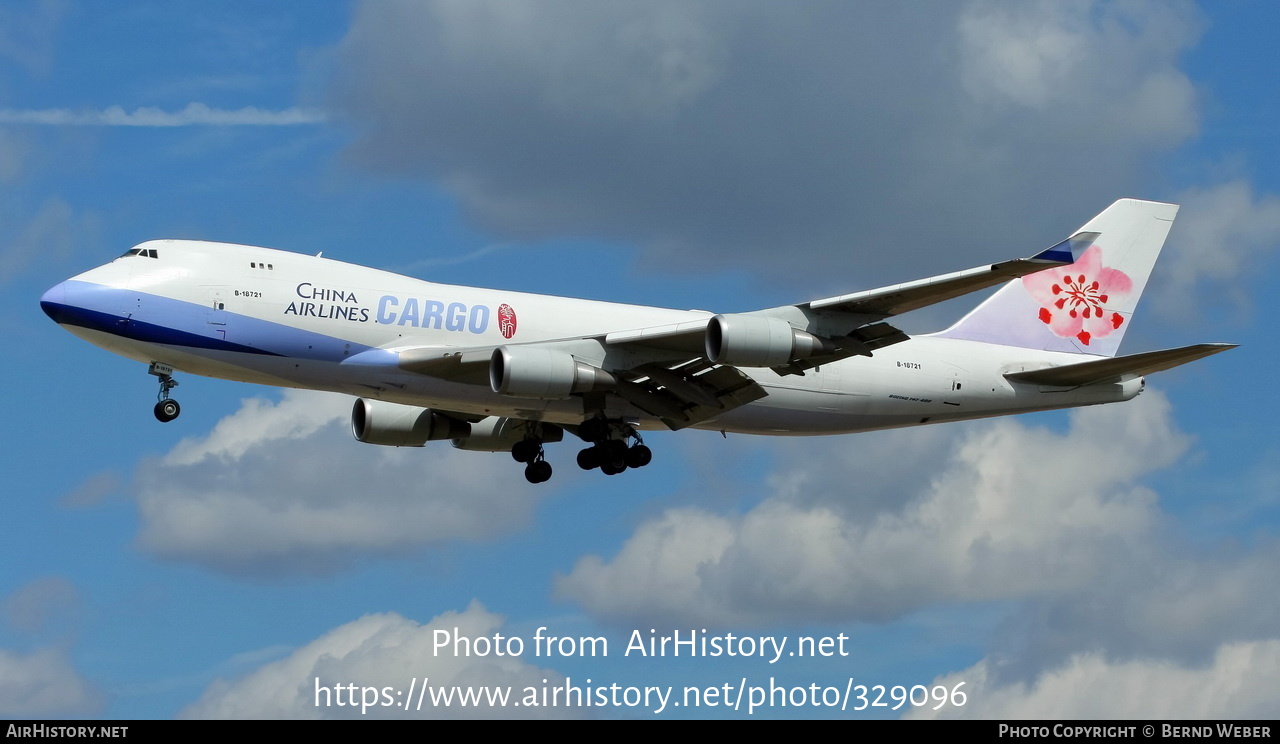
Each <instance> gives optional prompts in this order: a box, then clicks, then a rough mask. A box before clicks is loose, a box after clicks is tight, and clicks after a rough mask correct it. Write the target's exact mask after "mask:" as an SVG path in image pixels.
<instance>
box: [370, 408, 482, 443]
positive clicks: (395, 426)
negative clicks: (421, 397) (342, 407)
mask: <svg viewBox="0 0 1280 744" xmlns="http://www.w3.org/2000/svg"><path fill="white" fill-rule="evenodd" d="M470 429H471V425H470V424H468V423H467V422H465V421H458V420H457V419H453V418H449V417H448V416H445V415H444V414H440V413H436V412H435V411H433V410H431V409H430V408H419V407H418V406H405V405H401V404H399V403H387V402H386V401H382V400H370V399H369V398H360V399H359V400H357V401H356V404H355V407H354V408H352V409H351V433H352V434H355V435H356V439H359V440H360V441H361V442H365V443H366V444H383V445H387V446H390V447H421V446H422V445H424V444H426V443H427V442H429V441H431V440H433V439H453V438H454V437H465V436H467V434H468V433H469V432H470Z"/></svg>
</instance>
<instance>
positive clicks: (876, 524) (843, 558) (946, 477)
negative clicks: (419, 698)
mask: <svg viewBox="0 0 1280 744" xmlns="http://www.w3.org/2000/svg"><path fill="white" fill-rule="evenodd" d="M855 444H856V442H854V441H853V440H849V439H844V440H834V441H832V442H831V443H822V444H814V445H811V446H809V447H807V448H806V453H805V456H804V459H803V460H801V461H798V462H795V463H792V464H790V465H789V466H784V467H783V468H782V471H783V473H781V474H780V475H779V476H777V477H775V479H774V483H775V485H784V484H790V483H792V482H793V481H794V480H795V479H794V478H792V477H790V476H789V475H787V471H792V470H794V471H809V470H811V468H810V465H809V463H811V462H813V461H824V460H826V461H838V460H841V459H842V458H843V461H844V463H845V465H844V466H843V467H836V468H831V469H829V470H828V471H827V476H826V479H825V480H820V479H817V478H813V477H811V476H810V477H809V479H808V481H807V483H806V486H805V490H806V491H807V492H808V494H809V495H808V496H807V497H806V498H805V499H801V500H797V499H795V498H789V497H787V496H786V495H774V496H771V497H769V498H767V499H765V500H764V501H763V502H762V503H760V504H759V505H757V506H756V507H754V508H752V509H750V510H749V511H747V512H746V513H745V514H742V515H740V516H733V515H718V514H712V513H709V512H706V511H703V510H700V509H696V508H682V509H673V510H669V511H667V512H666V513H664V514H662V515H661V516H659V517H657V518H655V519H651V520H649V521H646V522H645V523H643V524H641V525H640V526H639V527H638V528H637V529H636V531H635V533H634V534H633V535H632V536H631V537H630V538H629V539H628V540H627V541H626V543H625V544H624V545H623V547H622V549H621V550H620V551H619V553H618V554H617V555H616V556H614V557H613V558H612V559H605V558H602V557H600V556H587V557H585V558H583V559H581V560H580V561H579V563H578V564H577V565H576V566H575V567H574V569H573V570H572V571H571V572H570V573H569V574H568V575H567V576H563V577H561V578H560V579H559V581H558V584H557V587H558V591H559V592H560V593H561V594H562V595H563V596H566V597H569V598H572V599H575V600H577V601H578V602H580V603H581V604H582V605H583V606H584V607H586V608H587V609H588V610H589V611H590V612H592V613H594V614H597V615H600V616H604V617H606V618H611V619H615V620H624V619H625V620H627V621H629V622H636V621H638V620H639V619H644V620H645V621H648V622H658V623H667V624H685V623H710V624H733V623H742V622H756V623H765V622H776V621H779V620H813V619H815V618H827V619H833V620H834V619H861V620H886V619H890V618H893V617H897V616H900V615H902V614H903V613H906V612H910V611H912V610H915V609H919V608H921V607H925V606H929V605H932V604H936V603H941V602H952V601H970V600H990V599H1009V598H1025V597H1036V596H1044V595H1055V594H1060V593H1063V592H1069V591H1072V590H1075V589H1078V588H1080V587H1082V586H1087V585H1089V584H1090V582H1093V581H1095V580H1096V579H1097V578H1098V577H1099V576H1101V575H1103V574H1105V573H1106V572H1107V571H1108V570H1109V569H1110V567H1111V566H1112V565H1113V563H1114V561H1116V560H1118V559H1121V558H1122V557H1123V556H1125V555H1127V554H1129V553H1131V552H1133V551H1135V550H1137V551H1141V550H1144V549H1145V547H1144V541H1145V540H1147V539H1148V537H1149V535H1150V533H1151V531H1152V529H1153V526H1154V523H1155V522H1156V521H1157V519H1158V515H1157V511H1156V509H1155V499H1156V496H1155V494H1154V493H1153V492H1151V491H1150V490H1149V489H1147V488H1145V487H1144V486H1143V485H1142V484H1141V483H1140V482H1139V480H1140V478H1141V477H1142V476H1144V475H1146V474H1147V473H1149V472H1150V471H1151V470H1153V469H1156V468H1160V467H1163V466H1166V465H1168V464H1170V463H1171V462H1173V461H1174V460H1175V459H1176V458H1177V457H1178V456H1179V455H1180V453H1181V452H1182V451H1183V450H1184V449H1185V448H1186V446H1187V438H1186V437H1185V436H1184V435H1182V434H1180V433H1179V432H1178V431H1177V429H1176V427H1175V426H1174V424H1173V422H1172V420H1171V418H1170V412H1169V405H1168V402H1167V401H1166V400H1165V399H1164V398H1163V397H1162V396H1160V395H1159V394H1157V393H1147V394H1146V395H1143V396H1142V397H1140V398H1139V399H1138V400H1137V401H1134V402H1131V403H1128V404H1123V405H1116V406H1107V407H1101V408H1096V409H1085V410H1080V411H1077V412H1073V414H1072V416H1071V426H1070V429H1069V431H1067V432H1064V433H1056V432H1053V431H1049V430H1047V429H1043V428H1039V427H1035V426H1030V425H1027V424H1024V423H1021V422H1019V421H1014V420H1002V421H999V422H995V423H992V424H982V425H978V426H974V427H971V428H969V429H967V430H966V432H965V434H964V435H963V436H962V437H960V438H959V439H958V440H957V441H956V443H955V445H954V449H953V451H952V452H951V454H950V457H949V461H948V462H946V463H945V464H944V465H943V466H942V467H941V469H940V470H939V471H937V472H936V474H935V475H934V477H933V478H932V480H931V481H929V482H927V483H926V484H923V485H922V486H921V488H922V490H921V492H919V493H914V494H913V493H904V494H903V495H902V499H901V505H900V506H899V507H897V508H894V507H892V506H886V507H885V508H882V509H881V510H879V511H877V512H875V513H873V514H866V513H863V514H857V513H855V512H849V511H848V510H846V509H845V508H844V507H843V506H842V505H841V502H843V501H846V500H856V499H857V498H858V494H857V491H856V485H854V486H853V487H851V484H856V483H857V482H858V472H859V471H860V470H867V471H869V472H871V471H874V470H875V469H876V468H880V467H883V462H875V461H873V458H862V457H859V454H858V451H857V448H856V446H854V445H855ZM869 454H871V455H874V449H873V450H872V451H871V452H870V453H869ZM787 490H788V492H790V493H795V491H794V490H792V489H791V488H790V487H789V486H787Z"/></svg>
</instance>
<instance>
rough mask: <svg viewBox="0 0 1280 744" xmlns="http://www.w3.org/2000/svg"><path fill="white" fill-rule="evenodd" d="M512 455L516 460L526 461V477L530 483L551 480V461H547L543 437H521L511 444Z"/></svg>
mask: <svg viewBox="0 0 1280 744" xmlns="http://www.w3.org/2000/svg"><path fill="white" fill-rule="evenodd" d="M511 457H512V459H514V460H515V461H516V462H523V463H525V467H524V479H525V480H527V481H529V482H530V483H545V482H546V481H548V480H551V463H549V462H547V458H546V453H545V452H543V450H542V440H541V439H521V440H520V441H519V442H516V443H515V444H513V445H511Z"/></svg>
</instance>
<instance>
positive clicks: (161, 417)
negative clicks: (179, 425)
mask: <svg viewBox="0 0 1280 744" xmlns="http://www.w3.org/2000/svg"><path fill="white" fill-rule="evenodd" d="M179 413H182V406H180V405H178V401H176V400H174V399H173V398H165V399H164V400H162V401H160V402H159V403H156V407H155V414H156V419H157V420H158V421H160V422H161V423H165V424H167V423H169V422H170V421H172V420H174V419H176V418H177V417H178V414H179Z"/></svg>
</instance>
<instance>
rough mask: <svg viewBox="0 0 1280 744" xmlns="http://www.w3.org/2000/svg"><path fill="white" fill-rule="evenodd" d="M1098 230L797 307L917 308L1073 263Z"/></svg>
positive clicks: (885, 312)
mask: <svg viewBox="0 0 1280 744" xmlns="http://www.w3.org/2000/svg"><path fill="white" fill-rule="evenodd" d="M1097 238H1098V233H1091V232H1081V233H1076V234H1075V235H1073V236H1071V237H1070V238H1068V239H1066V240H1064V241H1062V242H1061V243H1058V244H1057V245H1055V246H1053V247H1052V248H1049V249H1047V250H1044V251H1041V252H1040V253H1037V254H1036V255H1034V256H1032V257H1030V258H1016V259H1013V260H1011V261H1001V262H1000V263H994V264H988V265H986V266H978V267H975V268H972V269H966V270H964V271H956V272H953V273H950V274H942V275H939V276H933V277H929V278H928V279H919V280H917V281H913V282H906V283H904V284H895V285H893V286H891V287H881V288H880V289H871V290H867V291H864V292H853V293H851V294H845V295H840V296H838V297H827V298H825V299H821V300H813V301H812V302H807V303H805V304H804V305H802V306H801V307H807V308H809V309H811V310H819V311H828V312H831V311H835V312H842V313H856V314H859V315H871V316H878V317H881V318H886V317H889V316H891V315H900V314H902V313H905V312H907V311H909V310H917V309H919V308H922V307H926V306H928V305H933V304H935V303H938V302H943V301H945V300H950V299H953V298H956V297H960V296H961V295H965V294H968V293H970V292H977V291H978V290H980V289H986V288H987V287H993V286H995V285H997V284H1003V283H1004V282H1007V281H1009V280H1010V279H1016V278H1018V277H1021V276H1026V275H1027V274H1034V273H1035V272H1037V271H1043V270H1044V269H1048V268H1052V267H1054V266H1065V265H1067V264H1071V263H1075V261H1076V259H1077V258H1079V257H1080V255H1081V254H1082V253H1083V252H1084V251H1085V249H1087V248H1088V247H1089V246H1090V245H1091V244H1092V243H1093V241H1094V240H1096V239H1097Z"/></svg>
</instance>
